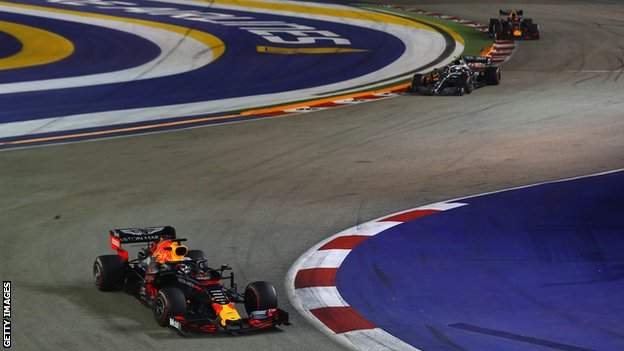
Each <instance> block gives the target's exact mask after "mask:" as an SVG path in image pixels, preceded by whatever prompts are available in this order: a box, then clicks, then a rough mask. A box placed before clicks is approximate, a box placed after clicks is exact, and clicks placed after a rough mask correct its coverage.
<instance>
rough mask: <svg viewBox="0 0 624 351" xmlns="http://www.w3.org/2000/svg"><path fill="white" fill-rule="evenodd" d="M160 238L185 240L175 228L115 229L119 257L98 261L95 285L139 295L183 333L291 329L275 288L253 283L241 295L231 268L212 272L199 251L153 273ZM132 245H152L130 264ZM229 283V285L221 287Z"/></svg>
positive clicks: (114, 245)
mask: <svg viewBox="0 0 624 351" xmlns="http://www.w3.org/2000/svg"><path fill="white" fill-rule="evenodd" d="M161 239H168V240H172V241H176V242H178V243H179V242H183V241H186V239H179V238H176V234H175V229H173V227H150V228H129V229H114V230H111V231H110V241H111V246H112V248H113V249H114V250H116V251H117V254H116V255H103V256H99V257H97V259H96V261H95V263H94V266H93V272H94V278H95V283H96V286H98V288H99V289H100V290H103V291H111V290H124V291H125V292H127V293H129V294H131V295H133V296H135V297H136V298H137V299H138V300H139V301H140V302H141V303H143V304H144V305H146V306H148V307H150V308H151V309H152V310H153V312H154V317H155V319H156V321H157V322H158V324H159V325H161V326H171V327H173V328H175V329H177V330H178V331H179V332H180V333H182V334H184V333H186V332H187V331H196V332H210V333H212V332H218V331H225V332H229V333H239V332H246V331H253V330H260V329H267V328H271V327H275V326H278V325H282V324H285V325H287V324H289V318H288V313H287V312H285V311H283V310H281V309H279V308H277V294H276V292H275V289H274V288H273V286H272V285H270V284H269V283H267V282H253V283H251V284H249V285H248V286H247V288H246V289H245V292H244V293H240V292H239V291H238V289H237V285H236V283H235V280H234V273H232V272H231V268H230V267H229V266H227V265H223V266H221V267H220V268H218V269H214V268H211V267H209V266H208V265H207V260H206V258H205V257H204V254H203V252H202V251H200V250H190V251H188V256H187V257H186V258H185V259H184V260H183V261H179V262H168V263H166V264H162V265H159V267H158V270H157V271H153V270H152V268H153V267H151V266H150V265H153V264H154V263H153V262H150V255H151V254H152V253H153V252H152V251H153V248H154V245H153V244H154V242H157V241H158V240H161ZM130 243H135V244H136V243H146V244H147V245H146V247H144V248H141V249H140V250H139V252H138V253H137V257H136V258H134V259H128V252H127V251H126V250H124V249H122V247H121V245H122V244H130ZM228 271H229V274H228V275H226V274H225V273H226V272H228ZM224 281H225V282H228V283H229V284H228V286H225V285H223V284H222V282H224ZM236 304H244V306H245V310H246V316H244V315H242V314H238V309H237V308H236V306H235V305H236ZM231 309H234V310H235V311H236V313H234V312H232V311H231ZM224 310H226V311H225V312H230V314H229V315H230V316H232V314H234V315H235V316H239V317H240V318H231V317H230V318H228V317H226V316H227V315H228V314H227V313H222V312H223V311H224Z"/></svg>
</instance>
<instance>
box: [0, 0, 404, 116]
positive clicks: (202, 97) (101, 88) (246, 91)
mask: <svg viewBox="0 0 624 351" xmlns="http://www.w3.org/2000/svg"><path fill="white" fill-rule="evenodd" d="M12 2H15V3H27V4H36V5H45V6H49V7H57V8H63V9H70V10H74V11H75V10H81V11H87V12H96V13H103V14H107V15H113V16H121V17H132V18H140V19H146V20H150V21H160V22H166V23H171V24H176V25H180V26H184V27H189V28H194V29H197V30H200V31H204V32H207V33H210V34H213V35H215V36H216V37H218V38H220V39H221V40H223V41H224V42H225V45H226V49H225V53H224V54H223V56H222V57H221V58H219V59H218V60H217V61H215V62H213V63H211V64H209V65H207V66H204V67H202V68H200V69H197V70H194V71H191V72H188V73H186V74H179V75H175V76H170V77H163V78H154V79H147V80H138V81H131V82H124V83H118V84H106V85H98V86H90V87H80V88H68V89H56V90H47V91H39V92H28V93H15V94H3V95H0V106H3V109H2V111H1V112H0V122H2V123H6V122H15V121H24V120H34V119H41V118H49V117H55V116H67V115H73V114H81V113H92V112H102V111H111V110H120V109H132V108H140V107H148V106H162V105H172V104H181V103H190V102H198V101H209V100H217V99H224V98H231V97H241V96H248V95H258V94H269V93H276V92H283V91H290V90H296V89H303V88H310V87H314V86H320V85H326V84H330V83H335V82H340V81H344V80H348V79H351V78H355V77H358V76H361V75H363V74H366V73H370V72H373V71H376V70H378V69H380V68H382V67H385V66H386V65H388V64H389V63H391V62H393V61H395V60H396V59H397V58H398V57H400V56H401V55H402V54H403V52H404V50H405V47H404V44H403V43H402V42H401V41H400V40H399V39H398V38H396V37H394V36H391V35H389V34H386V33H383V32H379V31H376V30H370V29H366V28H362V27H354V26H350V25H346V24H339V23H332V22H324V21H318V20H311V19H305V18H296V19H293V18H289V17H284V16H276V15H268V14H267V15H265V14H260V13H245V12H238V11H228V10H218V12H219V13H227V14H235V15H241V16H252V17H253V18H255V19H257V20H258V21H275V20H277V21H285V22H289V23H293V22H295V23H297V24H302V25H309V26H312V27H315V28H321V29H323V30H331V31H333V32H335V33H338V34H339V35H341V36H343V37H345V38H349V40H351V42H352V45H351V46H350V47H353V48H358V49H366V50H369V51H365V52H359V53H349V54H339V55H269V54H259V53H257V52H256V46H257V45H272V44H271V43H269V42H267V41H266V40H263V39H262V38H261V37H259V36H257V35H253V34H250V33H248V32H246V31H243V30H241V29H238V28H235V27H226V26H223V25H217V24H211V23H203V22H193V21H186V20H183V19H174V18H169V17H166V16H149V15H144V14H133V13H125V12H124V11H122V10H110V9H109V10H102V9H98V8H96V7H94V6H92V7H88V8H77V7H73V6H67V5H65V6H64V5H59V4H48V3H42V2H36V1H12ZM134 3H137V4H139V5H140V6H157V4H155V3H153V2H146V1H134ZM175 7H176V8H179V9H188V10H197V9H198V8H197V7H193V6H185V5H175ZM200 10H207V9H205V8H200ZM86 38H89V37H86ZM277 46H283V45H277ZM313 46H314V45H313ZM315 46H318V44H317V45H315ZM329 46H331V45H329ZM298 47H301V46H298ZM303 47H305V46H303ZM94 60H95V58H94ZM258 67H262V69H258ZM59 72H60V71H59ZM63 72H64V71H63ZM104 97H105V98H104ZM33 101H36V103H33ZM68 101H71V103H68Z"/></svg>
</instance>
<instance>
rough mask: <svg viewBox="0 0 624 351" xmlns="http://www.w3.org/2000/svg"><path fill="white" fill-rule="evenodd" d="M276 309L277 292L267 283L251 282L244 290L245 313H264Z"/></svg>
mask: <svg viewBox="0 0 624 351" xmlns="http://www.w3.org/2000/svg"><path fill="white" fill-rule="evenodd" d="M270 308H277V291H276V290H275V287H274V286H273V285H271V284H270V283H268V282H263V281H259V282H253V283H250V284H249V285H247V287H246V288H245V311H247V314H251V313H252V312H254V311H264V310H268V309H270Z"/></svg>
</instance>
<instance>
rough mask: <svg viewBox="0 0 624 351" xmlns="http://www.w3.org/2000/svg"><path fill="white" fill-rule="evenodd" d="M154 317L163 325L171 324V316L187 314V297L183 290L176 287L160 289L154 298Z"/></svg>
mask: <svg viewBox="0 0 624 351" xmlns="http://www.w3.org/2000/svg"><path fill="white" fill-rule="evenodd" d="M153 310H154V318H155V319H156V323H158V325H160V326H161V327H166V326H168V325H169V318H170V317H174V316H184V315H185V314H186V297H185V296H184V293H183V292H182V290H180V289H178V288H174V287H168V288H162V289H160V290H158V294H157V295H156V299H155V300H154V306H153Z"/></svg>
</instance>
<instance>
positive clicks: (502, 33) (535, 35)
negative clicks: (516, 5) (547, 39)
mask: <svg viewBox="0 0 624 351" xmlns="http://www.w3.org/2000/svg"><path fill="white" fill-rule="evenodd" d="M498 12H499V14H500V18H490V25H489V29H488V32H489V34H490V36H491V37H492V38H494V39H498V40H516V39H524V40H536V39H539V37H540V32H539V26H538V25H537V24H535V23H533V20H532V19H531V18H525V17H524V13H523V11H522V10H515V9H511V10H499V11H498Z"/></svg>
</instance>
